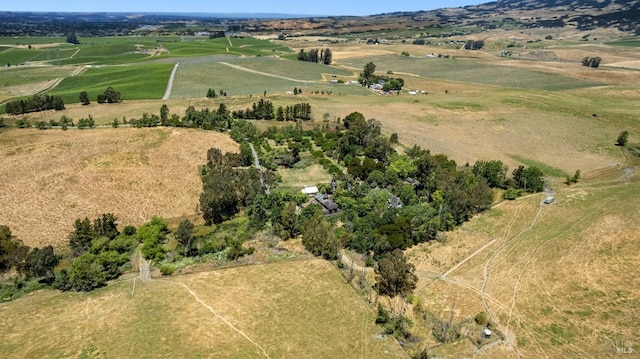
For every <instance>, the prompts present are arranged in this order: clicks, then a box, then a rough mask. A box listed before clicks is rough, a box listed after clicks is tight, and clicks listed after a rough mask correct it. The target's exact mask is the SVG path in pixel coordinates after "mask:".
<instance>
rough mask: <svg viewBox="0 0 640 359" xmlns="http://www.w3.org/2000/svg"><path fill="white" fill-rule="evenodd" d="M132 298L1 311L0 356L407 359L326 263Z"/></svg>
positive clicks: (122, 284) (188, 279) (33, 298)
mask: <svg viewBox="0 0 640 359" xmlns="http://www.w3.org/2000/svg"><path fill="white" fill-rule="evenodd" d="M182 284H184V285H186V286H187V287H188V288H190V289H191V290H192V291H193V292H194V294H195V295H196V296H197V297H198V298H199V299H200V300H201V301H202V302H198V300H197V299H196V298H195V297H194V296H193V295H191V294H190V293H189V292H188V291H187V289H186V288H185V287H184V286H183V285H182ZM132 289H133V281H132V280H126V281H125V280H123V281H119V282H117V283H115V284H113V285H110V286H108V287H106V288H102V289H99V290H97V291H95V292H93V293H88V294H77V293H59V292H55V291H46V292H42V293H35V294H32V295H29V296H27V297H24V298H21V299H20V300H18V301H15V302H12V303H6V304H2V305H0V313H1V315H0V318H2V319H0V323H1V324H2V325H1V326H0V333H2V336H3V338H4V340H3V341H2V342H1V343H0V355H1V356H2V357H4V358H19V357H76V356H78V355H79V354H80V353H81V352H82V351H83V350H84V352H85V353H91V354H93V355H95V356H107V357H119V358H123V357H154V358H157V357H189V358H200V357H215V358H238V357H266V355H264V354H263V352H262V351H261V350H260V349H259V348H258V346H260V347H261V348H263V349H264V351H265V352H266V354H267V355H268V356H269V357H271V358H300V357H308V358H339V357H342V358H345V357H367V358H398V357H403V356H404V354H403V353H402V350H401V349H400V347H399V346H398V345H397V344H396V343H394V342H393V341H392V340H391V339H388V338H387V339H375V338H374V336H375V335H376V333H377V332H378V331H379V327H377V326H376V325H375V324H374V312H373V310H372V309H371V308H370V307H368V306H367V305H365V304H364V302H362V300H361V299H360V298H358V296H357V295H356V294H355V293H354V291H353V290H352V289H351V287H350V286H349V285H347V284H345V283H344V279H343V278H342V277H341V276H340V274H338V272H337V271H336V270H335V269H334V268H333V267H332V266H331V265H330V264H329V263H327V262H324V261H315V260H314V261H300V262H280V263H275V264H270V265H261V266H249V267H241V268H232V269H226V270H219V271H214V272H209V273H199V274H194V275H188V276H181V277H174V278H167V279H163V280H153V281H151V282H148V283H141V282H139V281H136V287H135V292H132ZM206 306H208V307H209V308H207V307H206ZM210 309H211V310H210ZM212 311H214V312H215V313H216V314H218V315H219V316H220V317H224V319H225V320H227V321H228V322H229V323H230V324H231V325H233V326H234V327H235V328H236V329H237V330H238V331H242V332H243V333H244V334H246V336H247V337H249V338H250V339H251V340H252V341H253V342H255V344H252V343H251V342H250V341H249V340H248V339H247V338H246V337H244V336H242V335H240V334H239V332H238V331H236V330H234V329H232V328H231V327H230V326H229V325H227V324H225V323H224V322H223V321H222V320H221V319H220V317H216V315H215V314H214V313H212ZM25 318H29V319H27V320H25Z"/></svg>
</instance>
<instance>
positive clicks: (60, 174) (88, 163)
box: [0, 128, 238, 246]
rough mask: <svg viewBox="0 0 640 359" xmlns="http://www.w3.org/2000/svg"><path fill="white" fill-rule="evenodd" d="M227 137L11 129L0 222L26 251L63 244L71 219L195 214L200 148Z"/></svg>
mask: <svg viewBox="0 0 640 359" xmlns="http://www.w3.org/2000/svg"><path fill="white" fill-rule="evenodd" d="M211 147H217V148H220V149H222V150H223V151H237V150H238V147H237V144H236V143H235V142H233V140H231V139H230V138H229V137H228V136H227V135H223V134H220V133H217V132H211V131H208V132H207V131H199V130H190V129H134V128H118V129H111V128H108V129H102V128H101V129H91V130H77V129H69V130H67V131H61V130H47V131H38V130H35V129H23V130H19V129H14V130H10V131H6V132H3V133H2V136H0V153H2V160H1V161H0V167H1V170H0V183H2V191H0V198H1V200H2V203H3V206H2V208H0V223H3V224H6V225H9V226H10V228H11V230H12V232H13V233H14V234H15V235H17V236H18V237H19V238H20V239H22V240H23V241H24V242H25V244H27V245H29V246H42V245H46V244H54V245H57V246H60V245H63V244H64V243H65V241H66V238H67V234H68V233H69V232H70V231H71V229H72V225H73V222H74V220H75V219H76V218H84V217H85V216H87V217H89V218H90V219H93V218H95V217H97V216H98V215H99V214H101V213H109V212H110V213H114V214H115V215H116V216H117V217H118V218H119V222H120V223H122V224H124V225H127V224H133V225H136V224H141V223H142V222H145V221H147V220H149V219H150V218H151V217H152V216H155V215H159V216H163V217H168V218H170V217H178V216H185V215H191V214H194V213H196V211H197V205H198V198H199V195H200V192H201V182H200V178H199V175H198V166H199V165H201V164H204V163H205V162H206V152H207V149H209V148H211Z"/></svg>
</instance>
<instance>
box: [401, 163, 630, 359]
mask: <svg viewBox="0 0 640 359" xmlns="http://www.w3.org/2000/svg"><path fill="white" fill-rule="evenodd" d="M635 162H637V161H635ZM635 166H637V163H635V164H634V167H624V166H620V167H618V168H616V169H612V170H607V171H604V172H601V173H600V175H599V176H598V177H597V178H594V179H591V180H588V181H584V183H579V184H578V185H575V186H572V187H566V186H561V187H558V188H556V190H557V193H556V203H554V204H551V205H542V204H541V200H542V199H543V198H544V194H539V195H532V196H528V197H526V198H522V199H519V200H516V201H513V202H505V203H502V204H500V205H499V206H497V207H496V208H494V209H492V210H490V211H489V212H487V213H485V214H483V215H481V216H478V217H477V218H475V219H473V220H472V221H471V222H469V223H467V224H465V225H464V226H463V227H461V228H460V229H459V230H457V231H455V232H453V233H450V234H449V235H448V239H447V241H446V243H445V244H444V245H442V244H439V243H430V244H423V245H420V246H417V247H415V248H413V249H411V250H410V251H409V256H410V257H411V258H412V261H413V262H414V263H416V266H417V268H418V273H419V274H420V273H422V278H421V280H420V283H419V285H418V287H419V288H420V289H419V293H420V295H421V296H423V298H424V299H425V303H426V306H427V307H429V309H430V310H432V311H434V312H436V313H440V314H441V315H442V314H444V315H446V316H447V317H448V316H449V313H450V308H451V306H452V305H454V304H455V313H454V317H455V318H456V320H460V319H463V318H470V317H473V316H475V314H477V313H478V312H480V311H485V312H487V313H489V314H490V317H491V318H492V321H494V323H496V324H497V326H498V329H499V330H500V331H502V332H503V333H508V336H509V337H510V341H511V345H512V347H513V349H509V348H510V345H509V343H508V342H507V341H505V342H504V343H503V344H502V345H501V346H500V347H499V348H497V349H496V350H498V352H496V351H494V350H488V351H486V352H478V351H476V349H475V348H474V347H473V346H470V347H467V348H466V349H463V350H460V347H458V346H457V347H455V348H454V347H449V348H447V347H445V348H440V349H439V350H438V351H437V353H438V354H439V357H443V358H444V357H446V358H453V357H460V355H467V356H474V357H479V358H485V357H486V358H493V357H496V355H498V353H501V354H500V357H513V358H516V357H519V358H540V357H548V358H607V357H617V355H618V350H624V347H625V346H628V348H627V349H629V348H631V349H632V350H633V351H634V353H637V352H638V350H640V341H639V339H640V338H638V336H637V333H638V332H639V331H640V326H639V325H638V322H637V320H636V319H637V312H638V310H639V309H640V291H639V290H638V287H637V285H635V281H636V278H637V277H638V275H639V274H640V273H639V272H638V267H639V266H640V262H639V258H638V253H639V252H640V246H639V243H640V235H639V233H640V227H639V225H638V223H637V220H636V219H637V216H638V214H639V213H640V205H639V203H640V180H639V178H638V175H637V167H635ZM427 273H445V274H446V275H445V278H444V280H438V281H434V280H432V279H429V278H428V277H427V276H425V274H427ZM453 353H455V354H453ZM440 354H442V355H440Z"/></svg>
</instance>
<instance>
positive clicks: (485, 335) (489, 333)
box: [482, 328, 491, 338]
mask: <svg viewBox="0 0 640 359" xmlns="http://www.w3.org/2000/svg"><path fill="white" fill-rule="evenodd" d="M482 334H484V337H485V338H491V329H489V328H484V330H483V331H482Z"/></svg>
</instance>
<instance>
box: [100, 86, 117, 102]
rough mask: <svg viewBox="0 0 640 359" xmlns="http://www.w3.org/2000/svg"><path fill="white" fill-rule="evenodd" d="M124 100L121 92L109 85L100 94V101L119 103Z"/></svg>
mask: <svg viewBox="0 0 640 359" xmlns="http://www.w3.org/2000/svg"><path fill="white" fill-rule="evenodd" d="M120 101H122V97H121V95H120V92H118V91H116V90H115V89H114V88H113V87H111V86H109V87H107V88H106V90H104V92H103V93H101V94H99V95H98V103H118V102H120Z"/></svg>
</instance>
